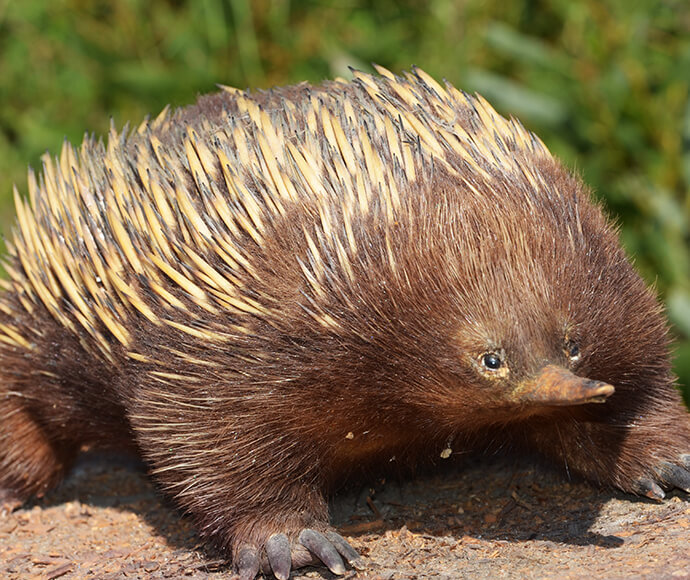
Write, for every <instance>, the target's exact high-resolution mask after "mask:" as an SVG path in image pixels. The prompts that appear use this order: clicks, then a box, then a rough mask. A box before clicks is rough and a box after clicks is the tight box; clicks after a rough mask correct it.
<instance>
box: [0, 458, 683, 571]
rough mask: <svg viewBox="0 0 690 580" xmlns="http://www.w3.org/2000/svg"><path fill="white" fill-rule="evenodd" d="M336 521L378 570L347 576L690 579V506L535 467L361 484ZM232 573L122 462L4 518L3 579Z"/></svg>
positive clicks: (80, 472) (79, 475)
mask: <svg viewBox="0 0 690 580" xmlns="http://www.w3.org/2000/svg"><path fill="white" fill-rule="evenodd" d="M333 514H334V521H335V522H336V523H337V525H338V526H339V528H340V530H341V531H342V532H343V534H344V535H346V536H347V537H348V538H349V539H350V541H351V543H352V545H353V546H354V547H355V548H356V549H357V550H359V552H360V553H361V554H362V555H363V556H364V557H365V560H366V562H367V563H368V569H367V570H366V571H364V572H359V573H355V572H349V573H348V576H347V578H353V579H354V578H357V579H360V578H368V579H391V580H393V579H403V578H410V579H412V578H420V579H421V578H439V579H446V578H447V579H456V578H473V579H474V578H480V579H481V578H587V577H589V578H654V579H665V578H667V579H676V578H690V501H688V499H687V498H683V497H681V495H679V494H677V493H675V494H672V495H671V496H670V498H669V499H668V500H667V501H666V502H664V503H660V504H657V503H653V502H650V501H646V500H634V499H633V500H631V499H630V498H628V497H625V496H622V495H618V494H615V493H613V494H612V493H607V492H602V491H600V490H597V489H594V488H592V487H590V486H588V485H587V484H584V483H567V482H565V481H564V480H563V478H562V477H561V476H560V475H558V474H555V473H551V472H549V471H545V470H543V469H537V468H533V467H532V466H531V465H530V464H529V463H526V462H524V463H518V464H515V463H509V462H506V460H502V461H496V460H492V461H489V462H487V461H482V462H481V463H479V462H477V461H474V460H473V461H471V462H470V463H469V464H468V465H465V466H463V467H462V468H453V469H451V470H445V472H444V473H443V474H442V475H435V476H430V477H424V478H418V479H416V480H414V481H411V482H409V483H406V484H404V485H400V484H397V483H392V482H386V483H385V484H379V485H377V486H376V490H375V491H374V490H370V489H369V488H363V489H361V490H359V492H350V493H348V494H345V495H343V496H341V497H339V498H338V499H337V500H336V502H335V503H334V505H333ZM231 576H232V574H231V570H230V569H229V568H228V567H227V566H224V565H223V564H222V563H221V561H220V560H219V555H218V554H214V553H210V552H205V551H204V550H203V548H202V547H201V541H200V540H199V539H198V538H197V536H196V535H195V533H194V530H193V528H192V526H191V525H190V524H189V522H188V521H187V520H185V519H183V518H181V517H180V515H179V514H178V513H177V512H175V510H174V509H172V508H171V507H170V506H168V505H166V504H164V503H162V502H161V501H160V499H159V497H158V495H157V494H156V492H155V491H154V489H153V487H152V486H151V485H150V484H149V483H148V481H147V479H146V476H145V475H144V473H143V472H142V471H141V470H140V469H138V468H137V466H136V465H134V464H132V463H131V462H128V461H123V460H122V459H121V458H113V457H103V456H95V457H87V458H86V459H85V460H84V461H82V462H81V463H80V464H79V465H78V466H77V468H76V469H75V471H74V472H73V473H72V475H71V476H70V478H69V479H68V480H67V481H66V482H65V483H64V484H63V485H62V486H61V487H60V488H58V489H57V490H55V491H53V492H51V493H50V494H49V495H47V496H46V497H45V498H43V499H41V500H39V501H37V502H35V503H33V504H31V505H28V506H25V507H24V508H22V509H19V510H17V511H15V512H14V513H12V514H10V515H5V516H4V517H2V518H0V578H3V579H12V580H14V579H25V578H43V579H47V580H52V579H56V578H61V579H64V580H68V579H76V578H94V579H96V578H97V579H104V580H105V579H113V580H115V579H125V578H127V579H131V578H152V579H157V578H190V579H201V578H210V579H213V580H215V579H225V578H231ZM293 578H294V579H301V580H304V579H307V578H311V579H314V578H335V576H333V575H331V574H329V573H328V572H326V571H324V570H323V569H315V568H310V569H305V570H301V571H299V573H294V574H293Z"/></svg>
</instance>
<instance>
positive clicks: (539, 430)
mask: <svg viewBox="0 0 690 580" xmlns="http://www.w3.org/2000/svg"><path fill="white" fill-rule="evenodd" d="M664 395H665V396H664V398H663V399H662V400H660V401H659V402H656V403H654V404H653V405H648V408H647V409H646V410H645V411H644V412H643V413H634V412H628V411H626V410H624V409H620V408H617V407H616V401H615V399H613V400H611V401H609V402H607V403H604V404H603V405H600V406H599V405H597V406H592V405H589V408H587V409H585V408H582V409H580V408H573V409H570V410H564V411H563V412H559V413H558V415H557V416H555V417H553V418H550V420H548V421H547V420H544V421H543V422H541V423H540V424H538V425H536V426H535V425H532V426H530V427H529V428H528V439H529V441H530V443H531V444H532V445H533V446H534V447H536V448H537V449H538V450H539V451H541V452H542V453H544V454H545V455H547V456H549V457H551V458H553V459H554V460H556V461H557V462H558V463H560V464H562V465H564V467H565V468H566V469H567V470H568V471H572V472H576V473H579V474H580V475H583V476H584V477H586V478H587V479H589V480H590V481H593V482H595V483H598V484H600V485H610V486H613V487H617V488H618V489H621V490H623V491H625V492H628V493H634V494H637V495H643V496H646V497H649V498H652V499H663V498H664V496H665V493H664V490H670V489H673V488H679V489H681V490H683V491H685V492H688V493H690V414H689V413H688V412H687V410H686V409H685V408H684V406H683V404H682V402H681V400H680V397H679V396H676V393H675V392H674V393H673V394H671V395H670V396H669V395H668V394H667V393H664ZM607 405H611V406H610V408H606V406H607Z"/></svg>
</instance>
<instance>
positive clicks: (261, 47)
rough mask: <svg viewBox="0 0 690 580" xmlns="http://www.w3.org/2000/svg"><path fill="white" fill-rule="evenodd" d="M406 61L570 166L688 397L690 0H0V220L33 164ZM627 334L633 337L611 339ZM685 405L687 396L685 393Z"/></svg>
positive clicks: (7, 217)
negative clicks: (596, 203) (89, 137)
mask: <svg viewBox="0 0 690 580" xmlns="http://www.w3.org/2000/svg"><path fill="white" fill-rule="evenodd" d="M371 62H377V63H380V64H382V65H384V66H386V67H388V68H390V69H391V70H393V71H395V72H399V71H401V70H404V69H407V68H409V67H410V65H412V64H417V65H419V66H421V67H422V68H424V69H425V70H426V71H427V72H429V73H430V74H432V75H433V76H435V77H436V78H439V79H440V78H447V79H448V80H449V81H451V82H452V83H453V84H455V85H456V86H458V87H461V88H464V89H466V90H469V91H477V92H480V93H482V94H483V95H484V96H485V97H487V99H488V100H489V101H490V102H492V103H493V104H494V105H495V106H496V108H497V109H498V110H499V111H500V112H502V113H503V114H505V115H510V114H513V115H515V116H517V117H519V118H520V119H521V120H522V121H523V122H524V124H525V125H526V126H527V127H529V128H530V129H532V130H534V131H535V132H537V133H538V134H539V135H540V136H541V137H542V138H543V140H544V141H545V142H546V144H547V145H548V146H549V148H550V149H551V150H552V151H553V152H554V153H555V154H556V155H558V156H560V157H561V158H562V159H563V160H564V161H565V162H566V163H567V164H568V165H569V166H571V167H572V168H574V169H575V170H576V171H578V172H580V173H581V174H582V175H583V176H584V179H585V180H586V181H587V182H588V183H589V184H590V185H591V186H592V188H593V190H594V192H595V195H596V196H597V197H598V198H600V199H601V200H603V202H604V204H605V205H606V207H607V208H608V210H609V212H610V213H611V214H612V215H614V216H616V217H617V220H618V221H619V223H620V224H621V235H622V239H623V242H624V244H625V246H626V247H627V249H628V250H629V252H630V254H631V255H632V256H633V257H634V259H635V262H636V264H637V266H638V268H639V269H640V270H641V272H642V274H643V276H644V277H645V278H646V279H647V280H648V281H649V282H652V283H655V284H656V285H657V287H658V290H659V292H660V294H661V296H662V298H663V300H664V301H665V303H666V305H667V309H668V315H669V317H670V319H671V321H672V323H673V328H674V333H675V336H676V339H677V342H676V345H677V350H676V372H677V373H678V374H679V376H680V382H681V384H682V385H684V388H685V394H686V396H687V397H690V226H689V222H690V95H689V86H690V2H687V1H686V0H665V1H660V0H605V1H602V0H579V1H573V0H521V1H511V2H506V1H505V0H455V1H453V0H428V1H426V2H424V1H419V0H398V1H394V0H377V1H374V0H340V1H333V2H329V1H326V0H292V1H290V0H254V1H252V0H193V1H192V0H187V1H185V0H122V1H119V2H110V1H106V0H100V1H95V0H94V1H88V0H53V1H52V2H47V1H41V0H24V1H22V2H19V1H12V0H0V226H1V227H2V231H4V232H5V233H8V232H9V229H10V227H11V222H12V215H13V209H12V203H11V191H12V184H13V183H16V184H17V185H18V187H19V189H20V191H21V192H22V193H25V192H26V186H25V183H26V167H27V165H32V166H33V167H35V168H39V167H40V162H39V157H40V155H41V154H42V153H43V152H44V151H46V150H48V151H51V152H53V153H57V152H58V151H59V149H60V146H61V142H62V140H63V139H64V138H65V137H66V138H67V139H68V140H70V141H72V142H79V141H80V140H81V138H82V136H83V134H84V132H85V131H88V132H90V133H91V132H93V133H96V134H104V133H105V132H106V131H107V129H108V126H109V123H110V119H111V118H112V119H113V120H114V123H115V125H116V126H122V125H123V124H124V123H125V122H127V121H129V120H131V121H133V122H138V121H140V120H141V119H142V118H143V117H144V116H145V115H146V114H149V113H153V114H156V113H157V112H158V111H160V110H161V109H162V108H163V107H164V106H165V105H166V104H168V103H170V104H172V105H175V106H177V105H184V104H187V103H190V102H192V101H193V100H194V99H195V96H196V95H197V94H199V93H205V92H209V91H213V90H214V89H215V83H223V84H228V85H233V86H237V87H241V88H244V87H248V86H249V87H270V86H272V85H276V84H284V83H291V82H297V81H302V80H310V81H314V82H318V81H319V80H321V79H324V78H329V77H333V76H336V75H340V76H345V77H347V76H348V75H349V71H348V65H351V66H354V67H356V68H361V69H364V70H370V64H369V63H371ZM621 339H624V340H635V337H621ZM689 400H690V399H689Z"/></svg>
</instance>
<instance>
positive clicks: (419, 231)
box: [0, 69, 690, 576]
mask: <svg viewBox="0 0 690 580" xmlns="http://www.w3.org/2000/svg"><path fill="white" fill-rule="evenodd" d="M379 72H380V73H381V74H380V75H378V76H372V75H366V74H363V73H359V72H357V73H355V75H354V79H353V80H352V81H351V82H345V81H333V82H327V83H324V84H323V85H321V86H316V87H315V86H309V85H307V84H301V85H297V86H293V87H287V88H281V89H273V90H271V91H266V92H263V91H259V92H254V93H249V92H240V91H236V90H234V89H229V88H228V89H224V90H223V91H222V92H220V93H219V94H216V95H212V96H207V97H202V98H201V99H199V101H198V103H197V104H196V105H193V106H190V107H188V108H185V109H181V110H178V111H175V112H172V113H170V112H168V111H164V112H163V113H162V114H161V115H160V116H159V117H158V118H156V119H155V120H153V121H147V122H145V123H143V124H142V125H141V126H140V127H138V128H137V129H136V130H135V131H133V132H131V133H130V132H128V131H124V132H122V133H120V134H118V133H117V132H116V131H115V130H114V129H113V130H112V131H111V134H110V135H109V138H108V141H107V144H103V143H102V142H100V141H96V140H94V139H93V138H89V137H87V138H86V139H85V140H84V142H83V144H82V145H81V147H80V148H79V149H75V148H73V147H72V146H71V145H69V144H67V143H66V144H65V146H64V147H63V151H62V153H61V155H60V156H59V158H57V159H52V158H50V157H49V156H47V155H46V156H45V157H44V159H43V170H42V172H41V174H40V175H39V176H36V175H35V174H33V173H30V174H29V199H28V201H23V200H22V199H21V198H20V196H19V195H18V194H17V195H16V206H17V216H18V217H17V228H16V230H15V232H14V241H13V242H12V243H11V244H10V250H9V259H8V261H7V271H8V272H9V274H10V280H9V281H8V282H5V283H4V287H5V291H4V293H3V294H2V297H1V298H0V495H2V494H3V493H4V495H5V497H6V498H11V497H16V498H19V499H25V498H27V497H29V496H31V495H33V494H37V493H42V492H44V491H45V490H46V489H47V488H49V487H50V486H52V485H54V484H55V483H56V482H57V481H59V479H60V477H62V475H63V474H64V473H65V471H66V470H67V469H68V468H69V466H70V465H71V463H72V462H73V460H74V458H75V456H76V454H77V453H78V452H79V450H80V449H81V448H83V447H84V446H85V445H89V446H99V445H100V446H116V447H129V448H134V449H137V450H138V451H139V452H140V453H141V454H142V456H143V457H144V458H145V460H146V461H147V462H148V464H149V465H150V469H151V475H152V476H153V477H154V478H155V479H156V481H157V482H158V483H159V484H160V485H161V487H162V489H163V490H164V491H165V492H166V493H167V494H169V496H170V497H172V498H173V499H174V500H175V501H176V503H177V504H178V505H180V506H181V507H182V508H183V509H185V510H186V511H187V512H189V513H190V514H191V515H192V516H193V517H194V519H195V521H196V522H197V524H198V527H199V530H200V531H201V532H202V533H203V534H205V535H207V536H209V537H210V538H212V539H213V541H215V542H216V543H217V544H218V545H220V546H222V547H224V548H227V549H228V550H229V551H230V553H231V555H232V556H233V557H234V558H235V559H236V561H239V560H240V559H241V558H240V557H239V554H240V552H241V551H242V550H243V549H245V548H247V549H249V550H250V552H251V553H261V551H262V550H263V547H264V546H265V545H266V542H267V540H268V539H269V538H270V537H271V536H272V535H274V534H280V533H285V534H287V536H288V538H289V539H290V541H291V542H292V544H293V546H294V544H295V543H296V541H297V540H296V539H297V537H298V535H299V534H300V532H301V531H302V530H303V529H305V528H314V529H317V530H322V531H326V530H328V526H327V510H326V505H325V500H324V497H325V494H326V493H328V492H329V491H330V490H332V489H334V488H336V487H337V486H338V485H340V484H341V483H342V482H343V481H345V480H347V479H350V478H352V477H357V476H361V475H363V474H368V473H375V472H376V471H377V470H378V469H380V468H381V466H383V465H387V464H389V463H390V461H391V459H392V458H395V461H396V462H400V463H403V464H410V465H413V464H416V463H424V462H430V461H433V460H434V459H435V458H438V457H439V455H440V454H441V453H442V452H444V450H447V449H452V450H453V451H462V450H465V449H466V448H467V447H468V446H470V445H472V446H476V445H481V442H482V440H489V439H494V438H496V437H499V436H500V437H501V438H502V439H503V440H505V442H506V444H507V445H509V446H514V447H516V448H520V447H523V446H527V447H530V448H533V449H536V450H537V451H540V452H541V453H543V454H545V455H546V456H550V457H552V458H553V459H554V460H555V461H556V462H557V463H559V464H561V465H563V466H564V467H565V468H566V469H567V470H568V471H570V472H576V473H580V474H582V475H584V476H585V477H587V478H589V479H590V480H592V481H595V482H597V483H599V484H602V485H609V486H615V487H618V488H620V489H623V490H625V491H628V492H636V493H645V494H647V495H656V496H659V494H662V492H661V490H660V486H666V487H669V486H673V485H678V486H679V487H683V485H682V481H685V480H683V479H682V472H683V470H686V469H687V468H688V467H690V465H688V464H687V463H684V462H686V461H687V455H686V454H688V453H690V419H689V416H688V413H687V411H686V410H685V409H684V407H683V405H682V403H681V401H680V398H679V395H678V393H677V392H676V390H675V388H674V386H673V377H672V374H671V370H670V365H669V356H668V338H667V328H666V323H665V321H664V318H663V315H662V312H661V309H660V307H659V305H658V303H657V300H656V298H655V296H654V294H653V292H652V291H651V290H650V289H648V288H647V287H646V286H645V284H644V283H643V281H642V280H641V278H640V277H639V276H638V275H637V274H636V273H635V271H634V269H633V268H632V267H631V265H630V263H629V261H628V260H627V258H626V257H625V255H624V252H623V251H622V249H621V247H620V245H619V242H618V239H617V233H616V231H615V228H613V227H612V225H611V224H610V223H609V221H608V220H607V219H606V218H605V217H604V215H603V213H602V211H601V209H600V208H599V207H598V206H597V205H596V204H595V203H593V202H592V201H591V200H590V196H589V193H588V191H587V190H586V188H585V187H584V186H583V184H582V182H581V181H580V180H579V179H578V178H577V177H574V176H573V175H571V174H570V173H568V172H567V171H566V170H565V169H564V168H563V167H562V166H561V165H560V163H558V162H557V161H556V160H554V159H553V158H552V157H551V155H550V154H549V152H548V151H547V149H546V147H545V146H544V145H543V144H542V143H541V141H539V139H538V138H536V137H535V136H534V135H533V134H531V133H529V132H528V131H526V130H525V129H524V128H523V127H522V126H521V125H520V124H519V123H518V122H517V121H515V120H506V119H504V118H502V117H501V116H499V115H498V114H497V113H496V112H495V111H494V110H493V109H492V108H491V107H490V106H489V105H488V104H487V103H486V102H485V101H484V100H483V99H482V98H481V97H478V96H469V95H467V94H465V93H463V92H460V91H458V90H457V89H455V88H454V87H452V86H450V85H445V86H441V85H439V84H438V83H437V82H436V81H434V80H433V79H431V78H430V77H429V76H428V75H426V74H425V73H424V72H423V71H421V70H419V69H415V70H413V72H412V73H410V74H408V75H406V77H404V78H402V77H396V76H393V75H392V74H390V73H389V72H388V71H385V70H383V69H380V71H379ZM15 193H16V192H15ZM572 345H577V350H573V349H572ZM569 349H570V350H569ZM486 353H493V355H494V356H496V357H498V358H499V359H500V362H501V366H500V369H491V368H487V367H486V366H483V364H484V363H483V362H482V361H483V360H485V359H483V358H482V357H484V356H485V355H486ZM549 365H551V366H556V367H558V368H560V369H566V371H567V372H568V373H571V374H572V375H574V376H576V377H587V378H588V379H592V380H595V381H601V382H604V383H607V384H609V385H613V387H615V393H614V394H613V395H612V396H610V397H609V398H608V400H607V401H606V402H605V403H603V404H594V403H586V404H572V405H550V404H530V403H529V402H527V401H525V400H522V399H520V398H519V396H518V395H517V394H516V393H519V391H520V389H521V388H523V386H524V385H525V384H528V383H530V381H534V380H535V377H537V376H539V373H540V372H542V371H543V369H544V368H546V367H549ZM569 376H570V375H569ZM530 384H531V383H530ZM499 434H500V435H499ZM674 470H675V471H674ZM678 470H680V471H678ZM669 473H671V475H669ZM679 473H681V475H680V476H679V475H678V474H679ZM686 475H687V473H686ZM679 477H680V479H679ZM679 481H681V483H678V482H679ZM688 485H690V484H688ZM662 495H663V494H662ZM252 551H253V552H252ZM252 565H254V564H252ZM251 567H252V566H249V568H251ZM240 568H241V565H240ZM249 568H245V570H244V572H243V571H242V569H240V572H241V573H244V575H245V576H246V575H247V569H249ZM251 575H253V573H252V574H251Z"/></svg>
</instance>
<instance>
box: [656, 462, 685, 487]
mask: <svg viewBox="0 0 690 580" xmlns="http://www.w3.org/2000/svg"><path fill="white" fill-rule="evenodd" d="M682 459H683V458H682V457H681V460H682ZM659 476H660V477H661V479H662V480H663V482H664V483H665V484H667V485H669V486H671V487H677V488H678V489H682V490H683V491H685V492H687V493H690V471H688V469H685V468H684V467H681V466H680V465H675V464H673V463H668V462H667V461H664V462H663V463H662V464H661V466H660V467H659Z"/></svg>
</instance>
